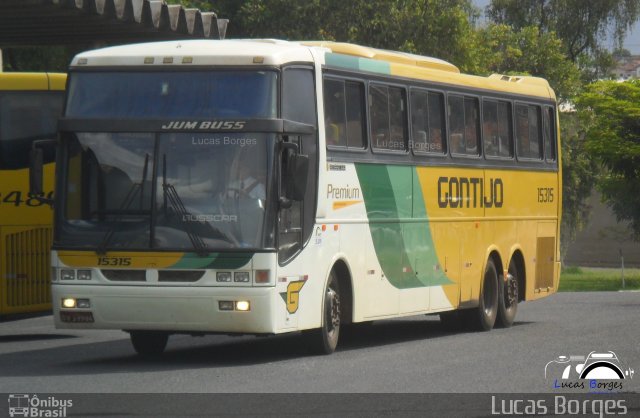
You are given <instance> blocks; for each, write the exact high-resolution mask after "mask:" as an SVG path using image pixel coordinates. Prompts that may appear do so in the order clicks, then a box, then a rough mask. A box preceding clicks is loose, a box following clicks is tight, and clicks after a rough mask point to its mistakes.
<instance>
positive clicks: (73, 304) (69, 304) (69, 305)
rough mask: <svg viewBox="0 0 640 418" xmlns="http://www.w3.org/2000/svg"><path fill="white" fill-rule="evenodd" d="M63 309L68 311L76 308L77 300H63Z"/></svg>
mask: <svg viewBox="0 0 640 418" xmlns="http://www.w3.org/2000/svg"><path fill="white" fill-rule="evenodd" d="M62 307H63V308H67V309H72V308H75V307H76V300H75V299H74V298H64V299H62Z"/></svg>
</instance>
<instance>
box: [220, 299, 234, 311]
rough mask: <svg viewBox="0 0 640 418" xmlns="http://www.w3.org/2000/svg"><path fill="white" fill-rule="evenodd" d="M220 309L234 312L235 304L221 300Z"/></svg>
mask: <svg viewBox="0 0 640 418" xmlns="http://www.w3.org/2000/svg"><path fill="white" fill-rule="evenodd" d="M218 308H219V309H220V310H221V311H232V310H233V302H232V301H230V300H219V301H218Z"/></svg>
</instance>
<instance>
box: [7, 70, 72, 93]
mask: <svg viewBox="0 0 640 418" xmlns="http://www.w3.org/2000/svg"><path fill="white" fill-rule="evenodd" d="M66 81H67V75H66V74H60V73H0V91H2V90H64V87H65V83H66Z"/></svg>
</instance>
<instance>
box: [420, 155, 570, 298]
mask: <svg viewBox="0 0 640 418" xmlns="http://www.w3.org/2000/svg"><path fill="white" fill-rule="evenodd" d="M416 170H417V175H418V179H419V182H420V186H421V189H422V195H423V199H424V205H425V207H426V209H427V213H428V216H429V225H430V229H431V234H432V236H433V242H434V245H435V251H436V254H437V256H438V260H439V263H440V265H441V266H443V268H444V269H445V270H446V274H447V277H448V278H450V279H451V280H453V281H454V282H455V283H458V284H459V286H445V287H444V290H445V293H446V295H447V298H448V299H449V301H450V302H451V304H452V306H461V307H464V306H465V305H468V306H473V305H474V304H476V303H477V301H478V299H479V296H480V288H481V280H482V277H483V275H484V269H485V268H486V262H487V260H488V259H489V256H490V254H491V253H492V252H495V253H497V255H498V257H499V259H500V261H501V266H502V271H498V274H506V271H507V270H508V266H509V262H510V260H511V257H512V256H513V255H514V253H515V252H516V251H518V252H520V253H521V254H522V256H523V258H524V264H525V286H526V288H525V289H524V292H525V293H524V296H525V298H526V300H534V299H537V298H540V297H542V296H546V295H548V294H550V293H553V292H555V291H556V290H557V287H558V281H559V268H558V267H559V265H558V260H559V258H558V252H557V249H558V246H559V245H558V237H559V234H558V230H559V225H560V216H559V214H560V203H559V202H560V199H561V193H560V192H561V190H560V188H561V184H560V181H559V176H558V172H551V171H549V172H545V171H535V172H532V171H523V170H498V169H482V168H441V167H438V168H435V167H417V168H416ZM442 178H447V179H451V178H453V179H457V180H459V179H478V180H479V179H482V180H483V188H484V190H482V191H481V189H480V183H479V182H478V183H476V186H475V187H476V191H475V193H474V192H473V186H472V185H471V184H470V185H469V187H468V189H469V190H468V191H467V188H466V187H464V192H462V193H460V192H457V191H456V188H455V186H454V187H453V193H452V194H451V195H449V196H447V194H448V193H449V191H450V189H449V182H446V183H444V181H443V182H442V184H441V187H440V190H439V189H438V182H439V179H442ZM496 179H500V181H501V183H502V187H501V188H502V196H503V197H502V199H501V207H495V205H492V207H487V206H486V205H485V204H484V199H488V200H491V193H490V191H489V188H490V185H491V180H494V181H495V180H496ZM538 189H546V190H549V189H552V190H553V201H551V202H541V201H539V196H538V193H539V192H538ZM458 190H459V189H458ZM454 196H455V197H454ZM460 197H462V198H460ZM480 199H483V203H482V204H481V203H480ZM445 201H446V202H447V204H446V207H442V206H445V203H444V202H445ZM542 243H544V244H545V245H550V248H548V249H547V252H548V251H551V254H546V257H540V254H541V252H540V251H541V249H540V247H543V246H542V245H541V244H542ZM543 255H545V254H544V253H543ZM496 267H497V268H498V269H500V266H496ZM549 281H550V282H551V284H550V285H549ZM458 291H459V294H457V292H458Z"/></svg>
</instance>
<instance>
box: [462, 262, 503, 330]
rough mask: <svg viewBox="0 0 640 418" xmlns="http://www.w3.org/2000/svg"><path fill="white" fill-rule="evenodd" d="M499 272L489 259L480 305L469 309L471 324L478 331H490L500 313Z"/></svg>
mask: <svg viewBox="0 0 640 418" xmlns="http://www.w3.org/2000/svg"><path fill="white" fill-rule="evenodd" d="M498 293H499V291H498V272H497V270H496V265H495V264H494V262H493V260H492V259H489V260H488V261H487V267H486V269H485V271H484V279H483V280H482V292H481V293H480V305H479V306H478V307H477V308H474V309H472V310H470V311H469V315H470V320H471V321H470V325H471V326H472V328H473V329H475V330H476V331H489V330H490V329H491V328H493V325H494V324H495V322H496V317H497V315H498Z"/></svg>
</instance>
